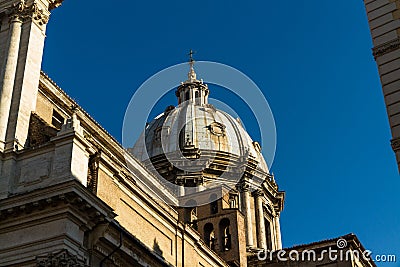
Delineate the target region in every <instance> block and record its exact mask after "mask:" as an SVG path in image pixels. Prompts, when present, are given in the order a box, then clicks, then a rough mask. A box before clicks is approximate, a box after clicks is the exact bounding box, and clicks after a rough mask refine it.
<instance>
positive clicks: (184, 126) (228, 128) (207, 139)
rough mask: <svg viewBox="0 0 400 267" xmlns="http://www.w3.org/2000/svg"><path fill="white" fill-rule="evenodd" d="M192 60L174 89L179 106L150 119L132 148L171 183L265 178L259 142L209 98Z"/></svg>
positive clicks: (266, 169) (136, 154)
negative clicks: (181, 80) (183, 79)
mask: <svg viewBox="0 0 400 267" xmlns="http://www.w3.org/2000/svg"><path fill="white" fill-rule="evenodd" d="M193 64H194V61H191V62H190V71H189V73H188V80H187V81H185V82H182V83H181V85H180V86H179V87H178V88H177V90H176V92H175V94H176V96H177V97H178V106H177V107H173V106H170V107H168V108H167V109H166V110H165V112H164V113H163V114H160V115H159V116H157V117H156V118H155V119H154V120H153V121H152V122H150V123H149V124H148V125H147V126H146V129H145V131H144V132H143V133H142V135H141V136H140V138H139V140H138V141H137V142H136V144H135V145H134V147H133V148H132V149H130V152H131V153H132V154H133V155H134V156H135V157H136V158H138V159H139V160H140V161H141V162H143V163H144V164H145V166H147V167H148V168H149V169H150V170H153V171H154V172H155V173H158V174H160V175H161V176H162V177H163V178H165V179H167V180H168V181H170V182H172V183H174V184H179V185H185V186H189V187H193V186H195V187H197V186H201V185H207V184H209V182H212V181H218V182H220V183H225V184H226V183H233V185H234V184H236V182H238V180H239V179H241V178H242V177H244V176H246V177H248V178H251V177H253V178H254V179H258V180H259V181H261V182H262V181H264V179H265V178H266V177H268V173H269V171H268V166H267V164H266V162H265V160H264V157H263V156H262V154H261V147H260V145H259V144H258V143H257V142H253V140H252V139H251V138H250V136H249V134H248V133H247V132H246V130H245V129H244V128H243V126H242V125H241V123H240V122H239V121H238V120H236V119H234V118H232V116H230V115H229V114H227V113H225V112H223V111H221V110H217V109H216V108H215V107H214V106H212V105H210V104H208V95H209V89H208V86H207V85H206V84H204V83H203V81H202V80H198V79H197V75H196V73H195V71H194V68H193ZM243 175H244V176H243ZM256 177H257V178H256Z"/></svg>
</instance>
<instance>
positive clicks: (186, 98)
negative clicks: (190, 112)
mask: <svg viewBox="0 0 400 267" xmlns="http://www.w3.org/2000/svg"><path fill="white" fill-rule="evenodd" d="M189 100H190V92H189V91H187V92H186V93H185V101H189Z"/></svg>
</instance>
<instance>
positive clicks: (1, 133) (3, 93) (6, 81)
mask: <svg viewBox="0 0 400 267" xmlns="http://www.w3.org/2000/svg"><path fill="white" fill-rule="evenodd" d="M22 9H23V6H21V7H20V8H15V10H13V14H11V15H10V29H9V35H8V40H7V50H6V53H5V55H4V63H3V64H4V65H3V66H2V69H3V71H2V73H1V76H0V81H1V87H0V143H1V150H3V149H4V145H5V141H6V134H7V124H8V117H9V113H10V107H11V100H12V95H13V89H14V82H15V74H16V71H17V63H18V54H19V47H20V40H21V27H22V20H21V18H20V16H19V15H18V12H21V11H22Z"/></svg>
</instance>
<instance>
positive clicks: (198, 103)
mask: <svg viewBox="0 0 400 267" xmlns="http://www.w3.org/2000/svg"><path fill="white" fill-rule="evenodd" d="M194 97H195V103H196V105H201V99H200V92H199V91H195V92H194Z"/></svg>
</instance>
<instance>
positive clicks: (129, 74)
mask: <svg viewBox="0 0 400 267" xmlns="http://www.w3.org/2000/svg"><path fill="white" fill-rule="evenodd" d="M113 3H114V2H113ZM47 36H48V38H47V41H46V49H45V56H44V62H43V69H44V71H45V72H47V73H48V74H49V75H50V77H52V78H53V79H54V80H55V81H56V82H57V83H58V84H59V85H60V86H61V87H62V88H63V89H64V90H65V91H66V92H67V93H68V94H69V95H71V96H72V97H73V98H74V99H75V100H77V101H78V103H79V104H80V105H81V106H82V107H83V108H84V109H86V110H87V111H88V112H89V113H90V114H91V115H93V117H94V118H95V119H96V120H97V121H98V122H100V123H101V124H102V125H103V126H104V127H105V128H106V129H107V130H108V131H109V132H110V133H111V134H112V135H113V136H115V137H116V138H117V139H118V140H121V129H122V121H123V117H124V113H125V108H126V107H127V105H128V103H129V100H130V98H131V96H132V95H133V93H134V91H135V90H136V88H138V87H139V86H140V85H141V84H142V83H143V82H144V81H145V80H146V79H148V78H149V77H150V76H152V75H153V74H155V73H156V72H158V71H160V70H162V69H164V68H166V67H168V66H171V65H175V64H178V63H182V62H184V61H186V60H187V55H186V54H187V53H188V50H189V49H191V48H192V49H194V50H196V51H197V54H196V59H198V60H208V61H216V62H221V63H224V64H227V65H230V66H233V67H235V68H237V69H239V70H240V71H242V72H244V73H245V74H247V75H248V76H249V77H250V78H251V79H252V80H253V81H254V82H256V83H257V85H258V86H259V87H260V88H261V89H262V91H263V93H264V94H265V96H266V98H267V99H268V102H269V104H270V106H271V108H272V111H273V114H274V116H275V120H276V126H277V137H278V145H277V152H276V158H275V162H274V164H273V166H272V172H274V174H275V177H276V180H277V182H278V184H279V185H280V189H281V190H284V191H286V194H287V198H286V203H285V210H284V212H283V213H282V216H281V224H282V225H281V228H282V236H283V243H284V246H286V247H288V246H292V245H295V244H304V243H308V242H313V241H318V240H321V239H327V238H332V237H337V236H340V235H344V234H347V233H350V232H354V233H355V234H357V235H358V237H359V238H360V240H361V242H362V243H363V244H364V246H365V247H366V248H368V249H370V250H372V251H373V252H374V253H376V254H397V258H398V259H400V251H399V249H398V248H399V247H400V212H399V204H400V194H399V190H400V177H399V175H398V172H397V167H396V163H395V157H394V154H393V152H392V151H391V148H390V142H389V141H390V138H391V137H390V129H389V125H388V120H387V117H386V111H385V106H384V102H383V96H382V93H381V87H380V83H379V77H378V74H377V69H376V65H375V62H374V59H373V57H372V55H371V47H372V42H371V37H370V33H369V29H368V24H367V18H366V15H365V10H364V6H363V2H362V1H349V0H337V1H334V2H332V1H320V0H319V1H317V0H306V1H253V2H252V3H247V2H245V1H230V2H229V3H228V2H223V1H210V0H204V1H180V0H179V1H119V2H118V3H115V5H114V6H113V5H112V4H110V1H104V0H98V1H95V2H94V1H71V0H65V3H64V5H63V6H62V7H61V8H59V9H57V10H55V11H54V13H53V16H52V18H51V21H50V23H49V26H48V32H47ZM184 78H185V77H182V80H183V79H184ZM211 93H212V96H213V97H215V98H223V96H224V93H223V91H222V90H217V89H216V90H215V91H212V92H211ZM166 100H169V101H168V102H170V104H176V102H175V101H176V100H175V99H174V97H169V98H166ZM222 100H223V99H222ZM238 105H239V104H238ZM161 111H162V110H161ZM236 111H237V112H238V110H236ZM246 112H247V111H246V109H242V108H239V112H238V113H239V115H240V116H241V117H242V121H244V122H245V124H246V126H247V128H248V129H249V132H250V134H251V135H252V136H253V138H254V139H257V137H258V135H259V133H257V132H252V129H253V127H252V126H253V123H254V121H252V120H251V117H248V116H247V113H246ZM247 118H249V121H246V119H247ZM379 265H380V266H399V265H398V264H389V263H385V264H379Z"/></svg>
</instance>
